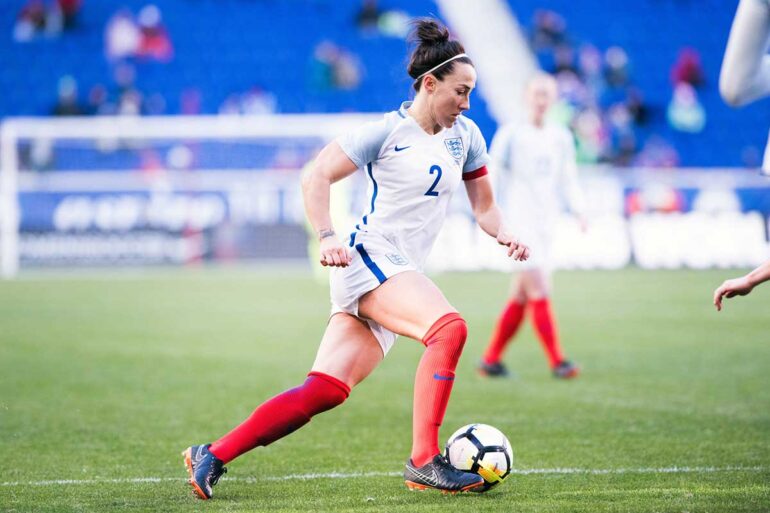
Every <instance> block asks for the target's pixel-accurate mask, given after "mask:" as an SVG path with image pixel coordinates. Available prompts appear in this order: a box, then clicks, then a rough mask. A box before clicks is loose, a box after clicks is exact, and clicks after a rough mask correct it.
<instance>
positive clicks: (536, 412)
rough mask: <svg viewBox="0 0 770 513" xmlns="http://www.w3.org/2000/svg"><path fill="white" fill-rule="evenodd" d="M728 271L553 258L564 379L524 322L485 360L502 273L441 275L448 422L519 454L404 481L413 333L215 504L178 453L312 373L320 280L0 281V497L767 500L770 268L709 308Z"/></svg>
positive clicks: (579, 504) (605, 504)
mask: <svg viewBox="0 0 770 513" xmlns="http://www.w3.org/2000/svg"><path fill="white" fill-rule="evenodd" d="M734 274H736V273H735V271H719V272H717V271H709V272H684V271H681V272H663V271H661V272H645V271H640V270H633V269H631V270H625V271H619V272H572V273H566V272H564V273H559V274H557V275H556V294H555V308H556V311H557V313H558V316H559V320H560V328H561V333H562V341H563V345H564V347H565V349H566V352H567V353H568V355H569V356H570V357H571V358H573V359H574V360H576V361H578V362H580V363H581V365H582V367H583V369H584V373H583V375H582V376H581V377H580V378H579V379H578V380H576V381H573V382H560V381H556V380H554V379H553V378H551V377H550V375H549V373H548V371H547V369H546V364H545V358H544V356H543V354H542V351H541V349H540V347H539V344H538V343H537V342H536V340H535V339H534V337H533V335H532V332H531V329H530V328H529V327H527V328H525V330H524V331H523V332H522V333H521V334H520V336H519V338H518V339H517V340H516V342H515V343H514V344H513V346H511V348H510V350H509V352H508V354H507V355H506V362H507V363H508V364H509V366H510V367H512V368H513V369H515V370H516V372H517V377H516V378H515V379H509V380H505V381H488V380H484V379H482V378H480V377H479V376H477V375H476V373H475V370H474V367H475V363H476V361H477V360H478V358H479V355H480V353H481V351H482V349H483V347H484V345H485V343H486V340H487V337H488V335H489V332H490V330H491V327H492V324H493V322H494V319H495V317H496V315H497V313H498V310H499V308H500V307H501V305H502V302H503V299H504V297H505V294H506V290H507V281H508V277H507V276H505V275H502V274H494V273H480V274H450V275H444V276H439V277H437V278H436V280H437V282H438V283H439V285H440V286H441V287H442V289H443V290H444V291H445V293H446V295H447V296H448V297H449V299H450V301H452V303H453V304H454V305H455V306H456V307H457V308H458V309H459V310H460V311H461V312H462V313H463V314H464V316H465V317H466V319H467V320H468V323H469V327H470V338H469V341H468V344H467V345H466V349H465V354H464V355H463V358H462V360H461V362H460V367H459V369H458V379H457V381H456V384H455V389H454V394H453V397H452V400H451V402H450V404H449V409H448V412H447V416H446V419H445V422H444V426H443V428H442V434H441V436H442V438H443V437H446V436H448V435H449V434H450V433H451V432H452V431H454V430H455V429H456V428H457V427H459V426H461V425H463V424H466V423H470V422H485V423H489V424H492V425H495V426H497V427H498V428H500V429H501V430H502V431H503V432H505V433H506V434H507V435H508V437H509V439H510V440H511V443H512V445H513V447H514V451H515V457H516V462H515V468H516V474H514V475H512V476H511V477H510V478H509V479H508V480H507V481H506V482H505V483H504V484H503V485H502V486H500V487H498V488H497V489H495V490H493V491H491V492H489V493H487V494H483V495H462V496H454V497H452V496H444V495H441V494H438V493H431V492H423V493H416V492H409V491H408V490H407V489H406V488H405V487H404V485H403V481H402V479H401V478H400V477H399V474H400V472H401V471H402V468H403V462H404V460H405V459H406V458H407V456H408V454H409V449H410V442H411V394H412V382H413V374H414V370H415V367H416V365H417V361H418V359H419V357H420V354H421V348H422V346H420V345H419V344H417V343H415V342H414V341H411V340H408V339H401V340H399V342H398V343H397V344H396V347H395V348H394V349H393V350H392V351H391V353H390V355H389V356H388V358H387V359H386V360H385V362H384V363H383V364H382V366H381V367H380V368H379V369H377V370H376V371H375V372H374V373H373V374H372V376H371V377H370V378H369V379H368V380H367V381H365V382H364V383H363V384H361V385H360V386H359V387H358V388H357V389H356V390H354V391H353V394H352V395H351V397H350V399H349V400H348V402H346V403H345V404H344V405H343V406H342V407H340V408H339V409H337V410H335V411H332V412H329V413H326V414H323V415H320V416H318V417H316V418H315V419H314V420H313V422H311V423H310V424H309V425H308V426H307V427H305V428H304V429H302V430H300V431H298V432H297V433H294V434H293V435H291V436H290V437H288V438H286V439H284V440H281V441H279V442H277V443H276V444H274V445H272V446H270V447H268V448H258V449H256V450H255V451H253V452H252V453H250V454H247V455H245V456H244V457H242V458H241V459H239V460H236V461H235V462H233V463H231V464H230V465H229V468H230V472H229V473H228V474H227V476H226V479H223V480H222V481H221V482H220V484H219V485H218V486H217V487H216V489H215V493H216V496H215V500H213V501H208V502H202V501H198V500H196V499H195V498H193V496H192V495H191V492H190V489H189V486H188V485H187V484H186V483H185V471H184V468H183V466H182V461H181V457H180V456H179V453H180V451H181V450H182V449H184V448H185V447H186V446H187V445H190V444H192V443H202V442H206V441H211V440H212V439H214V438H216V437H218V436H219V435H221V434H223V433H224V432H226V431H227V430H229V429H230V428H231V427H232V426H234V425H235V424H236V423H238V422H240V421H241V420H242V419H243V418H244V417H245V416H247V415H248V414H249V413H251V411H252V410H253V408H254V407H255V406H256V405H258V404H259V403H260V402H261V401H263V400H264V399H266V398H268V397H269V396H271V395H274V394H275V393H278V392H280V391H282V390H284V389H285V388H287V387H290V386H294V385H296V384H299V383H300V382H301V381H302V380H303V379H304V375H305V373H306V372H307V371H308V369H309V366H310V364H311V363H312V360H313V357H314V354H315V349H316V346H317V343H318V340H319V338H320V336H321V333H322V330H323V327H324V324H325V320H326V317H327V314H328V308H329V306H328V299H327V292H326V289H325V287H323V286H320V285H317V284H316V283H315V282H313V281H312V280H311V279H310V277H309V275H305V274H300V273H297V272H288V271H280V270H276V271H270V272H267V271H257V270H248V269H231V270H228V269H213V270H211V269H201V270H188V271H174V270H169V271H152V272H146V273H131V274H124V275H114V274H109V273H107V272H100V273H96V272H94V273H86V274H76V275H73V276H70V277H61V276H57V275H54V274H50V273H38V274H30V275H28V276H27V277H25V278H22V279H20V280H18V281H15V282H0V440H2V448H3V449H2V450H3V452H2V455H3V458H2V460H1V461H2V463H3V465H2V475H0V510H2V511H36V512H47V511H50V512H66V511H98V512H111V511H163V512H169V511H191V510H195V511H244V512H246V511H249V512H254V511H271V512H280V511H356V512H358V511H387V512H393V511H396V512H398V511H401V512H422V511H436V512H446V511H516V512H600V511H618V512H620V511H623V512H696V511H697V512H706V511H708V512H739V511H745V512H757V511H770V315H768V311H769V310H770V309H769V308H768V307H769V306H770V285H767V286H766V287H765V288H764V289H763V288H760V289H758V290H756V291H755V292H754V293H753V294H752V295H751V296H749V297H747V298H739V299H735V300H729V301H728V302H727V304H726V309H725V311H723V312H722V313H719V314H717V313H716V311H715V310H714V309H713V307H712V306H711V292H712V290H713V289H714V287H716V286H717V285H718V284H719V283H720V282H721V280H722V279H724V278H727V277H731V276H732V275H734Z"/></svg>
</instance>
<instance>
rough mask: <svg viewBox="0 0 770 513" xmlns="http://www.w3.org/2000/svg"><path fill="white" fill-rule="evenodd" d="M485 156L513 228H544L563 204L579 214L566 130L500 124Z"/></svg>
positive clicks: (580, 204) (579, 199)
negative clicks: (499, 184) (496, 176)
mask: <svg viewBox="0 0 770 513" xmlns="http://www.w3.org/2000/svg"><path fill="white" fill-rule="evenodd" d="M490 157H491V158H492V161H493V163H494V164H495V168H496V169H498V168H499V169H500V173H501V174H502V175H503V179H502V180H501V182H502V183H503V190H502V191H501V192H502V194H501V196H502V198H501V199H502V200H503V205H504V206H505V208H506V213H507V214H508V217H509V218H510V220H511V221H512V222H513V223H514V225H515V226H520V225H522V224H524V223H526V224H532V225H536V226H542V227H545V228H548V227H550V225H551V224H552V223H553V222H555V220H556V218H557V216H558V215H559V213H560V212H561V211H562V209H563V205H564V201H565V200H566V202H567V204H568V206H569V208H570V210H571V211H572V212H574V213H577V214H580V213H582V212H583V208H584V205H583V203H584V200H583V195H582V191H581V189H580V187H579V186H578V182H577V166H576V164H575V146H574V143H573V140H572V135H571V134H570V132H569V131H568V130H567V129H566V128H564V127H561V126H558V125H553V124H545V125H544V126H543V127H542V128H538V127H536V126H534V125H533V124H531V123H524V124H509V125H505V126H503V127H502V128H501V129H500V130H499V131H498V132H497V134H495V137H494V139H493V140H492V145H491V147H490Z"/></svg>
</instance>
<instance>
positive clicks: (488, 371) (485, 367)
mask: <svg viewBox="0 0 770 513" xmlns="http://www.w3.org/2000/svg"><path fill="white" fill-rule="evenodd" d="M478 369H479V374H481V375H482V376H487V377H490V378H507V377H508V376H509V375H510V372H508V369H507V368H506V367H505V365H503V364H502V362H495V363H487V362H485V361H484V360H481V361H480V362H479V367H478Z"/></svg>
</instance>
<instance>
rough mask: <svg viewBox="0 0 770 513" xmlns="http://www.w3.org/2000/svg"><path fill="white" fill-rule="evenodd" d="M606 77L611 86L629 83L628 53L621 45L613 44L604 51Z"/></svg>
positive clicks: (621, 85)
mask: <svg viewBox="0 0 770 513" xmlns="http://www.w3.org/2000/svg"><path fill="white" fill-rule="evenodd" d="M604 61H605V68H604V77H605V79H606V80H607V84H609V85H610V87H623V86H625V85H627V84H628V54H626V51H625V50H623V49H622V48H621V47H619V46H611V47H609V48H608V49H607V51H606V52H604Z"/></svg>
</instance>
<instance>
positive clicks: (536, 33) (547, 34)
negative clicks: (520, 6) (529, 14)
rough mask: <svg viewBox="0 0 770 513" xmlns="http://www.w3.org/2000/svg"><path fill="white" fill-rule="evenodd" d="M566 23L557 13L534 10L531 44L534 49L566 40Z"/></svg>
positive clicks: (549, 46) (547, 46)
mask: <svg viewBox="0 0 770 513" xmlns="http://www.w3.org/2000/svg"><path fill="white" fill-rule="evenodd" d="M566 33H567V23H566V22H565V21H564V18H562V17H561V16H560V15H559V14H557V13H555V12H553V11H549V10H545V9H538V10H537V11H535V27H534V29H533V32H532V46H533V47H534V48H535V50H542V49H546V48H554V47H556V46H558V45H561V44H563V43H565V42H566V39H567V37H566Z"/></svg>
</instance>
